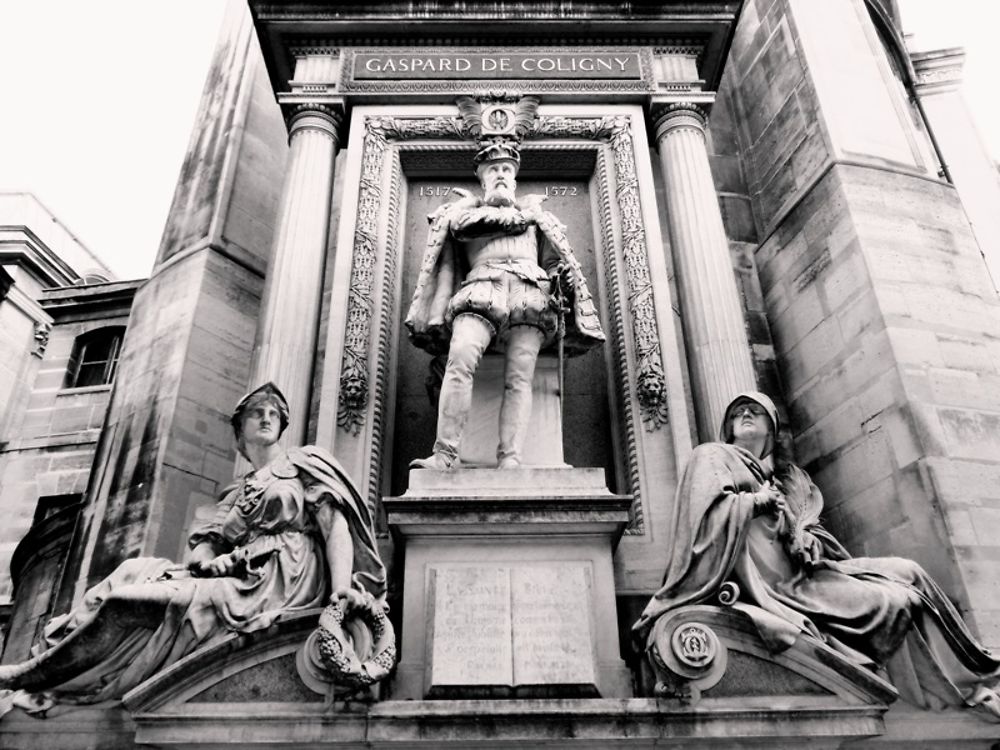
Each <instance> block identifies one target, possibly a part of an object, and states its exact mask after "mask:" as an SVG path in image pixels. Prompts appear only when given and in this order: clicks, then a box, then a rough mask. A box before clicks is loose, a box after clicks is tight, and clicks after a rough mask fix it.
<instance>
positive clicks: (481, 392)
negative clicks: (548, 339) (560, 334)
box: [458, 354, 566, 468]
mask: <svg viewBox="0 0 1000 750" xmlns="http://www.w3.org/2000/svg"><path fill="white" fill-rule="evenodd" d="M505 362H506V360H505V359H504V356H503V355H502V354H487V355H486V356H484V357H483V359H482V361H481V362H480V363H479V368H478V369H477V370H476V377H475V380H474V381H473V387H472V408H471V409H469V421H468V422H467V423H466V425H465V432H464V433H463V434H462V442H461V444H460V445H459V449H458V455H459V458H461V460H462V464H463V465H465V466H470V467H477V466H489V467H493V466H496V465H497V443H498V442H499V440H500V426H499V425H500V404H501V403H502V401H503V391H504V388H503V371H504V365H505ZM531 393H532V396H531V420H530V422H529V423H528V431H527V434H526V435H525V437H524V448H523V449H522V451H521V461H522V463H523V464H525V465H527V466H548V467H563V468H565V466H566V464H565V463H564V462H563V440H562V438H563V435H562V418H561V416H560V404H559V398H560V396H559V359H558V358H557V357H554V356H551V355H542V356H540V357H539V358H538V362H537V363H536V364H535V379H534V382H533V383H532V391H531Z"/></svg>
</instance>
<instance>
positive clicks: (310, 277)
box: [250, 104, 341, 445]
mask: <svg viewBox="0 0 1000 750" xmlns="http://www.w3.org/2000/svg"><path fill="white" fill-rule="evenodd" d="M288 114H289V117H288V133H289V135H288V141H289V154H288V167H287V171H286V173H285V184H284V187H283V190H282V198H281V206H280V208H279V211H278V221H277V226H276V229H275V233H274V244H273V246H272V252H271V260H270V264H269V265H268V269H267V279H266V281H265V284H264V296H263V300H262V302H261V316H260V323H259V325H258V328H257V342H256V345H255V346H254V362H253V371H252V375H251V378H250V386H251V387H255V386H257V385H260V384H261V383H265V382H267V381H273V382H274V383H276V384H277V385H278V386H279V387H280V388H281V389H282V391H283V392H284V393H285V395H286V397H287V398H288V404H289V407H290V409H291V422H290V424H289V426H288V430H287V431H286V432H285V435H284V440H285V442H286V443H287V444H288V445H301V444H302V443H303V442H304V441H305V437H306V434H305V432H306V425H307V423H308V408H309V395H310V394H309V390H310V383H311V380H312V371H313V352H315V350H316V334H317V331H318V330H319V314H320V297H321V295H322V289H323V278H324V262H325V258H326V245H327V233H328V232H329V228H330V203H331V199H332V190H333V170H334V160H335V158H336V156H337V147H338V145H339V135H338V129H339V127H340V124H341V117H340V115H339V114H338V113H337V112H335V111H334V110H333V109H332V108H330V107H328V106H325V105H321V104H299V105H296V106H295V107H294V108H292V109H291V110H290V112H289V113H288Z"/></svg>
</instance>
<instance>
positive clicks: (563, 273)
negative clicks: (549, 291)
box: [549, 263, 576, 292]
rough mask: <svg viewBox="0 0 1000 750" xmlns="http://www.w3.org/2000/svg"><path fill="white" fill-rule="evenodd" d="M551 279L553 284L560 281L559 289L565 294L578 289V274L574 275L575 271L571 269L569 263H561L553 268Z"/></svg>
mask: <svg viewBox="0 0 1000 750" xmlns="http://www.w3.org/2000/svg"><path fill="white" fill-rule="evenodd" d="M549 279H550V280H551V281H552V283H553V284H555V283H556V280H557V279H558V281H559V287H560V288H561V289H562V290H563V291H564V292H569V291H572V290H574V289H576V274H574V273H573V269H572V268H570V265H569V263H560V264H559V265H557V266H556V267H555V268H553V269H552V271H551V273H550V274H549Z"/></svg>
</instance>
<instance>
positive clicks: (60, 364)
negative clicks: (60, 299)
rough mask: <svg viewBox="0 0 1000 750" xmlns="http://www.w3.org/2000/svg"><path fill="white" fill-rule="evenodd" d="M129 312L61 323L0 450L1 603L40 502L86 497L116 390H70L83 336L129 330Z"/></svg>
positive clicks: (55, 329)
mask: <svg viewBox="0 0 1000 750" xmlns="http://www.w3.org/2000/svg"><path fill="white" fill-rule="evenodd" d="M127 321H128V308H127V306H126V307H125V309H124V310H121V309H118V310H116V311H113V312H112V313H111V314H107V315H105V316H104V317H99V318H90V319H85V320H73V321H68V322H64V323H59V322H58V321H57V323H56V325H55V327H54V328H53V330H52V333H51V336H50V338H49V343H48V346H47V348H46V350H45V354H44V358H43V359H41V360H39V370H38V374H37V377H36V378H35V379H34V383H33V388H32V390H31V392H30V395H29V397H28V399H27V403H26V404H25V408H24V410H23V412H22V413H21V414H20V415H19V416H18V418H17V420H16V421H17V422H18V424H19V425H20V427H19V430H18V435H17V437H16V438H13V439H10V440H8V441H6V443H5V444H4V447H3V449H2V451H0V503H2V506H3V511H4V524H3V526H2V528H0V601H2V600H7V599H9V597H10V595H11V580H10V576H9V572H8V571H9V568H10V560H11V555H12V554H13V551H14V548H15V547H16V546H17V544H18V542H19V541H20V539H21V537H23V536H24V535H25V533H26V532H27V531H28V529H29V528H30V527H31V524H32V519H33V518H34V515H35V509H36V507H37V505H38V499H39V498H40V497H47V496H54V495H62V496H66V495H77V494H82V493H83V492H84V491H85V490H86V488H87V481H88V478H89V476H90V469H91V464H92V462H93V458H94V450H95V446H96V443H97V438H98V435H99V433H100V430H101V426H102V424H103V422H104V417H105V414H106V412H107V406H108V401H109V399H110V395H111V385H102V386H94V387H90V388H69V389H67V388H64V385H65V381H66V372H67V368H68V367H69V363H70V355H71V353H72V351H73V344H74V342H75V340H76V338H77V337H78V336H80V335H81V334H84V333H86V332H88V331H92V330H95V329H97V328H103V327H105V326H109V325H121V326H124V325H125V324H126V322H127Z"/></svg>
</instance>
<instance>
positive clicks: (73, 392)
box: [56, 383, 113, 398]
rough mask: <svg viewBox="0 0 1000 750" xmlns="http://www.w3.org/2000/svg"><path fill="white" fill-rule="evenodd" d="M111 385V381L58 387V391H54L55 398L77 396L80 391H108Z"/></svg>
mask: <svg viewBox="0 0 1000 750" xmlns="http://www.w3.org/2000/svg"><path fill="white" fill-rule="evenodd" d="M112 385H113V384H112V383H105V384H104V385H86V386H83V387H82V388H60V389H59V392H58V393H56V398H59V396H78V395H80V394H82V393H102V392H104V391H110V390H111V386H112Z"/></svg>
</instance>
